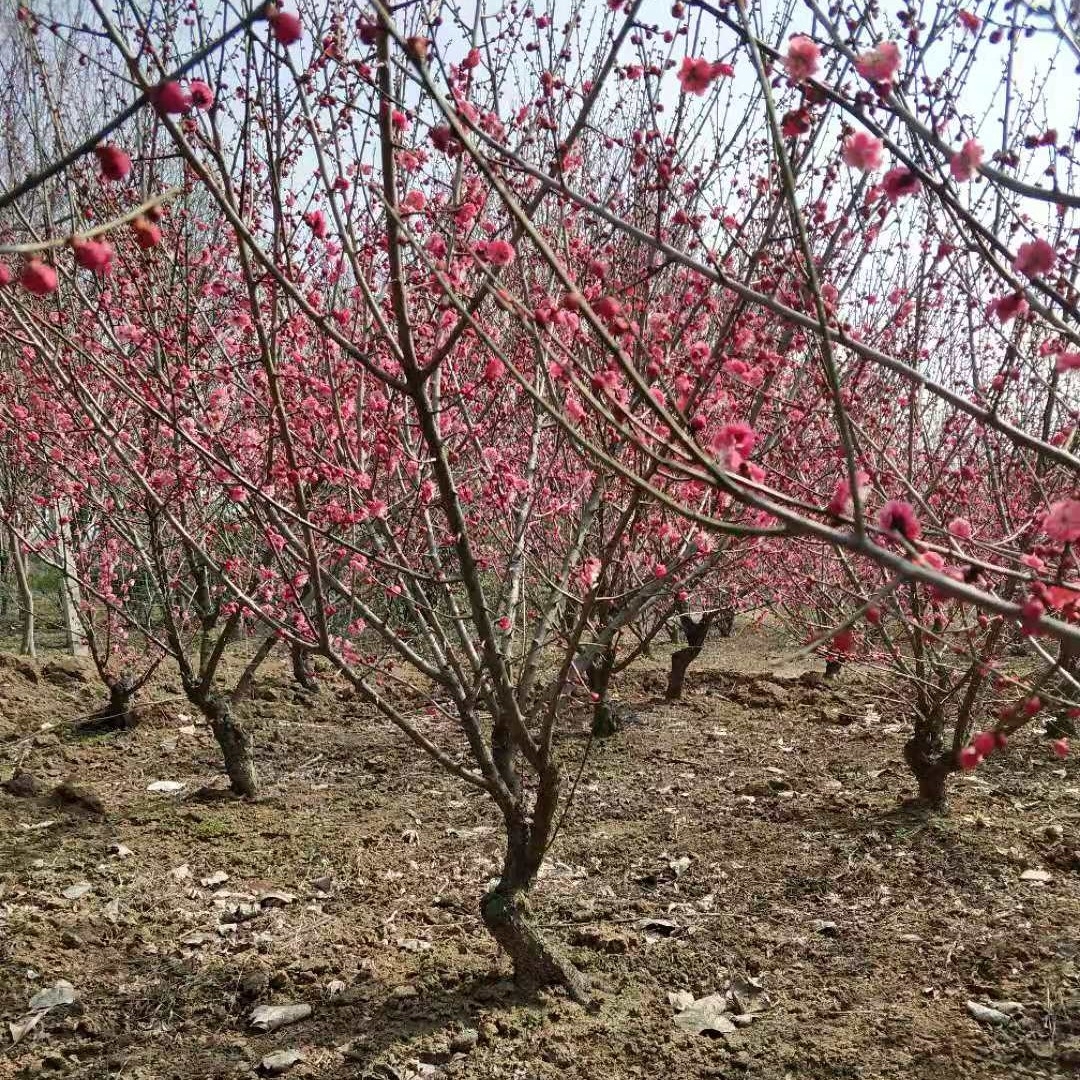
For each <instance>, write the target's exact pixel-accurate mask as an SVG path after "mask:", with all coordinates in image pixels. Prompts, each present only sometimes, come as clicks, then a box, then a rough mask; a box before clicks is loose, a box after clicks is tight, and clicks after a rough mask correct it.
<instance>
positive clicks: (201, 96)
mask: <svg viewBox="0 0 1080 1080" xmlns="http://www.w3.org/2000/svg"><path fill="white" fill-rule="evenodd" d="M188 93H190V94H191V104H192V105H193V106H194V107H195V108H196V109H209V108H210V106H211V105H213V104H214V91H213V90H211V89H210V87H209V86H208V85H207V84H206V83H204V82H203V81H202V79H192V80H191V82H189V83H188Z"/></svg>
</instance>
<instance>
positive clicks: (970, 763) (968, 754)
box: [960, 746, 982, 772]
mask: <svg viewBox="0 0 1080 1080" xmlns="http://www.w3.org/2000/svg"><path fill="white" fill-rule="evenodd" d="M981 762H982V754H980V753H979V751H978V750H976V749H975V747H974V746H965V747H964V749H963V750H961V751H960V768H961V769H963V770H964V772H971V770H972V769H974V768H977V767H978V765H979V764H980V763H981Z"/></svg>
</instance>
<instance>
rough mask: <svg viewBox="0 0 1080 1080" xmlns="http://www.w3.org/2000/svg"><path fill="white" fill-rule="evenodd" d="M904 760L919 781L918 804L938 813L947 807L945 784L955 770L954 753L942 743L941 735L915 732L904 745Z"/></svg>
mask: <svg viewBox="0 0 1080 1080" xmlns="http://www.w3.org/2000/svg"><path fill="white" fill-rule="evenodd" d="M904 760H905V761H906V762H907V764H908V768H910V769H911V771H912V773H913V774H914V776H915V781H916V783H917V784H918V785H919V795H918V798H917V799H916V800H915V801H916V804H917V805H918V806H920V807H923V808H925V809H926V810H929V811H932V812H933V813H936V814H943V813H945V811H946V810H947V808H948V806H947V800H946V795H945V785H946V783H947V781H948V779H949V775H950V774H951V773H952V772H953V771H954V766H953V762H952V755H951V754H947V753H946V752H945V751H944V749H943V748H942V746H941V742H940V737H935V736H933V735H921V734H918V733H917V734H915V735H914V736H912V738H910V739H909V740H908V741H907V743H906V744H905V746H904Z"/></svg>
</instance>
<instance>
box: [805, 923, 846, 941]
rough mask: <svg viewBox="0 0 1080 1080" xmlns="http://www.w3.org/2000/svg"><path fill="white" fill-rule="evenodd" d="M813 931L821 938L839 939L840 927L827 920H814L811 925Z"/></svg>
mask: <svg viewBox="0 0 1080 1080" xmlns="http://www.w3.org/2000/svg"><path fill="white" fill-rule="evenodd" d="M810 925H811V926H813V928H814V930H815V931H816V932H817V933H819V934H821V936H822V937H831V938H834V937H839V936H840V927H838V926H837V925H836V923H834V922H830V921H829V920H828V919H815V920H814V921H813V922H812V923H811V924H810Z"/></svg>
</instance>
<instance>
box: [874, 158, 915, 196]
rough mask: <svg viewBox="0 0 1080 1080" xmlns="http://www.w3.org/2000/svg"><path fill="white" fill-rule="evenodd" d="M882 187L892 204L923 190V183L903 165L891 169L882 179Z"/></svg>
mask: <svg viewBox="0 0 1080 1080" xmlns="http://www.w3.org/2000/svg"><path fill="white" fill-rule="evenodd" d="M881 186H882V188H883V189H884V191H885V198H887V199H888V200H889V202H891V203H896V202H899V201H900V200H901V199H903V198H906V197H907V196H908V195H914V194H915V193H916V192H918V191H920V190H921V189H922V181H921V180H920V179H919V178H918V177H917V176H916V175H915V174H914V173H913V172H912V171H911V170H910V169H907V168H905V167H904V166H903V165H899V166H897V167H896V168H895V169H890V170H889V171H888V172H887V173H886V174H885V175H884V176H883V177H882V178H881Z"/></svg>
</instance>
